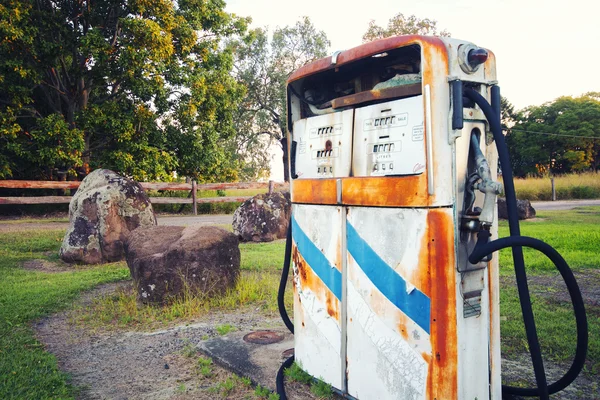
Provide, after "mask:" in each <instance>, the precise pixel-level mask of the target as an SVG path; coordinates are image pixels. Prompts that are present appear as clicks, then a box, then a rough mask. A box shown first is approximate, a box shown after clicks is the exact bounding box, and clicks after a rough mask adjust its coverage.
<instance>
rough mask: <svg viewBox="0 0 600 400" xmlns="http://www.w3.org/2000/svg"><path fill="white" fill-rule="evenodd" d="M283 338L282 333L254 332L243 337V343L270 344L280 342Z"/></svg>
mask: <svg viewBox="0 0 600 400" xmlns="http://www.w3.org/2000/svg"><path fill="white" fill-rule="evenodd" d="M283 338H284V335H283V333H278V332H273V331H256V332H250V333H249V334H247V335H246V336H244V341H245V342H248V343H256V344H271V343H277V342H281V341H282V340H283Z"/></svg>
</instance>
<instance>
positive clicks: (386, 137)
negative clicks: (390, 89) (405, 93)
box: [352, 96, 425, 176]
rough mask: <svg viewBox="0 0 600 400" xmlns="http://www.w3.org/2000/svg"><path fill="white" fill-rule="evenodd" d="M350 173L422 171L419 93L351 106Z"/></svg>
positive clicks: (422, 152) (380, 174)
mask: <svg viewBox="0 0 600 400" xmlns="http://www.w3.org/2000/svg"><path fill="white" fill-rule="evenodd" d="M354 118H355V123H354V127H355V133H354V156H353V160H352V161H353V171H354V176H394V175H416V174H421V173H423V172H424V171H425V141H424V135H423V131H424V129H423V119H424V113H423V96H415V97H410V98H407V99H400V100H394V101H390V102H386V103H381V104H375V105H371V106H367V107H362V108H357V109H355V117H354Z"/></svg>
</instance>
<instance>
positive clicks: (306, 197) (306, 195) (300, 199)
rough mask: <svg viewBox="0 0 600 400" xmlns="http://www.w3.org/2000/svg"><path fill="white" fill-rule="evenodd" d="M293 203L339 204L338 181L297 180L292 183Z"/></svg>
mask: <svg viewBox="0 0 600 400" xmlns="http://www.w3.org/2000/svg"><path fill="white" fill-rule="evenodd" d="M292 202H294V203H307V204H337V190H336V180H335V179H295V180H293V181H292Z"/></svg>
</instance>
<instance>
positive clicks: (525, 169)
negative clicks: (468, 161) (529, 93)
mask: <svg viewBox="0 0 600 400" xmlns="http://www.w3.org/2000/svg"><path fill="white" fill-rule="evenodd" d="M506 142H507V145H508V146H509V151H510V153H511V163H512V164H513V169H514V171H515V175H516V176H526V175H529V174H530V175H539V174H542V173H546V172H551V173H553V174H561V173H569V172H580V171H584V170H589V169H591V170H594V171H595V170H597V169H598V166H599V163H600V98H599V96H598V93H588V94H584V95H582V96H580V97H576V98H573V97H570V96H564V97H559V98H558V99H556V100H554V101H553V102H548V103H545V104H543V105H541V106H531V107H527V108H525V109H524V110H521V111H518V112H516V113H515V115H514V125H513V126H512V127H511V128H510V129H509V131H508V135H507V136H506Z"/></svg>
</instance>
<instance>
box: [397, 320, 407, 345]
mask: <svg viewBox="0 0 600 400" xmlns="http://www.w3.org/2000/svg"><path fill="white" fill-rule="evenodd" d="M397 330H398V332H400V336H402V339H404V340H405V341H408V332H407V331H406V325H405V324H404V321H402V322H400V323H399V324H398V327H397Z"/></svg>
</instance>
